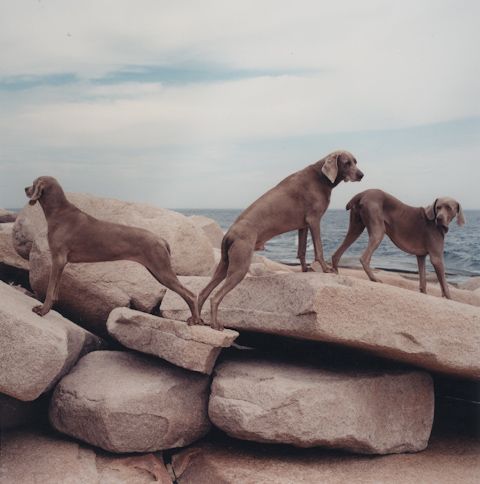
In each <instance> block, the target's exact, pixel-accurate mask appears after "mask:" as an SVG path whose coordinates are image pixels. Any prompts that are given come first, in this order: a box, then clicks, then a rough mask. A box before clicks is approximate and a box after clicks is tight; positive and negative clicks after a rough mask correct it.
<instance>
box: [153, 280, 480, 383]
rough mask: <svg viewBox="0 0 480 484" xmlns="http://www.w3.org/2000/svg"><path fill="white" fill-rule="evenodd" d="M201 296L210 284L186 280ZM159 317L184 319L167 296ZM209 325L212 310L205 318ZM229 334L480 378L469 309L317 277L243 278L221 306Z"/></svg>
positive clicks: (479, 332)
mask: <svg viewBox="0 0 480 484" xmlns="http://www.w3.org/2000/svg"><path fill="white" fill-rule="evenodd" d="M182 282H183V283H184V284H185V285H186V286H187V287H189V288H190V289H192V290H193V291H194V292H198V291H199V290H200V289H201V288H203V287H204V286H205V285H206V284H207V282H208V278H205V277H190V278H189V277H184V278H182ZM160 309H161V312H162V315H163V317H165V318H171V319H181V320H186V319H187V317H188V316H189V312H188V308H187V306H186V304H185V303H184V301H183V300H181V299H180V298H179V297H178V296H177V295H176V294H175V293H173V292H172V291H167V293H166V295H165V297H164V299H163V301H162V305H161V307H160ZM202 317H203V319H204V320H206V321H208V320H209V304H208V303H207V304H205V306H204V310H203V313H202ZM219 319H220V320H221V321H222V322H223V323H224V324H225V326H227V327H229V328H234V329H237V330H248V331H257V332H262V333H271V334H278V335H283V336H291V337H294V338H300V339H307V340H315V341H324V342H330V343H338V344H341V345H346V346H350V347H353V348H359V349H362V350H366V351H369V352H372V353H374V354H376V355H378V356H382V357H386V358H390V359H392V360H398V361H402V362H406V363H410V364H414V365H417V366H419V367H422V368H426V369H429V370H433V371H438V372H442V373H447V374H451V375H456V376H462V377H465V378H473V379H479V378H480V311H479V310H478V308H476V307H473V306H471V305H468V304H461V303H458V302H455V301H449V300H447V299H440V298H437V297H432V296H428V295H425V294H420V293H416V292H413V291H408V290H404V289H400V288H397V287H392V286H389V285H387V284H378V283H374V282H370V281H363V280H359V279H356V278H352V277H347V276H335V275H333V274H319V273H313V272H312V273H298V274H296V273H291V274H276V275H272V276H266V277H247V278H246V279H244V280H243V281H242V282H241V283H240V284H239V285H238V286H237V287H236V288H235V289H234V290H233V291H232V292H230V293H229V294H227V296H226V297H225V299H224V300H223V301H222V303H221V304H220V308H219Z"/></svg>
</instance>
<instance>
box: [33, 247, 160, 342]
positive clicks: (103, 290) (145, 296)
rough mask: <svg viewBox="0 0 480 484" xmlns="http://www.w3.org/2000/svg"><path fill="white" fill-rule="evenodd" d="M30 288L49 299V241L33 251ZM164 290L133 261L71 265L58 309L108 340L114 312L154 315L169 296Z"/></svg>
mask: <svg viewBox="0 0 480 484" xmlns="http://www.w3.org/2000/svg"><path fill="white" fill-rule="evenodd" d="M30 266H31V269H30V284H31V286H32V289H33V290H34V291H35V293H36V294H37V295H38V297H39V298H40V299H42V300H43V299H44V298H45V293H46V289H47V286H48V279H49V276H50V266H51V258H50V250H49V248H48V243H47V241H46V239H44V238H39V239H36V240H35V242H34V244H33V247H32V249H31V251H30ZM165 291H166V289H165V287H164V286H162V285H161V284H160V283H159V282H158V281H157V280H156V279H155V278H154V277H153V276H152V275H151V274H150V273H149V272H148V271H147V270H146V269H145V268H144V267H143V266H141V265H140V264H137V263H135V262H131V261H115V262H98V263H95V264H67V266H66V268H65V270H64V272H63V275H62V279H61V282H60V292H59V300H58V303H57V304H56V306H55V307H58V308H59V309H61V310H62V312H63V313H65V314H68V315H71V317H72V319H74V320H75V321H77V322H78V323H79V324H82V326H84V327H86V328H87V329H89V330H90V331H93V332H94V333H96V334H99V335H101V336H106V334H107V329H106V321H107V318H108V315H109V314H110V312H111V311H112V310H113V309H114V308H116V307H121V306H128V307H133V308H136V309H139V310H140V311H145V312H148V313H150V312H153V311H155V309H156V308H157V307H158V306H159V304H160V302H161V300H162V298H163V296H164V295H165Z"/></svg>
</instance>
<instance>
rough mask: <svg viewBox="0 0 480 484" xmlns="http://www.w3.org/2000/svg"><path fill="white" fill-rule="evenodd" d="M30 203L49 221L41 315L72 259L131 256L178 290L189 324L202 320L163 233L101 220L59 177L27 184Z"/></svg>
mask: <svg viewBox="0 0 480 484" xmlns="http://www.w3.org/2000/svg"><path fill="white" fill-rule="evenodd" d="M25 193H26V195H27V197H29V198H30V201H29V203H30V205H34V204H35V203H36V202H37V201H38V202H39V203H40V205H41V206H42V209H43V212H44V214H45V218H46V220H47V226H48V235H47V237H48V245H49V247H50V253H51V256H52V269H51V273H50V278H49V281H48V288H47V294H46V297H45V302H44V303H43V304H42V305H40V306H35V307H34V308H33V311H34V312H35V313H37V314H38V315H40V316H43V315H45V314H47V313H48V311H50V309H51V308H52V306H53V304H54V303H55V302H56V300H57V299H58V291H59V287H60V279H61V277H62V273H63V270H64V268H65V265H66V264H67V263H68V262H106V261H116V260H130V261H134V262H138V263H139V264H142V265H143V266H144V267H145V268H146V269H147V270H148V271H149V272H150V273H151V274H152V276H153V277H155V279H157V281H158V282H159V283H160V284H162V285H163V286H165V287H167V288H169V289H171V290H172V291H175V292H176V293H177V294H179V295H180V296H181V297H182V298H183V299H184V300H185V302H186V303H187V304H188V307H189V308H190V311H191V313H192V316H191V318H189V320H188V322H189V324H192V323H199V322H200V317H199V313H198V305H197V298H196V296H195V295H194V294H193V293H192V292H191V291H189V290H188V289H187V288H185V287H184V286H183V285H182V284H181V283H180V281H179V280H178V278H177V275H176V274H175V272H173V269H172V265H171V261H170V248H169V246H168V243H167V242H166V241H165V240H163V239H162V238H161V237H158V236H156V235H154V234H153V233H152V232H149V231H148V230H145V229H141V228H137V227H130V226H127V225H121V224H116V223H111V222H107V221H103V220H98V219H96V218H94V217H92V216H90V215H88V214H86V213H85V212H83V211H81V210H80V209H79V208H77V207H76V206H75V205H73V204H72V203H70V202H69V201H68V200H67V198H66V197H65V193H64V191H63V189H62V187H61V186H60V184H59V183H58V182H57V180H56V179H55V178H52V177H49V176H42V177H40V178H37V179H36V180H35V181H34V182H33V185H32V186H30V187H27V188H25Z"/></svg>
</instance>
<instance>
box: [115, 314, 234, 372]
mask: <svg viewBox="0 0 480 484" xmlns="http://www.w3.org/2000/svg"><path fill="white" fill-rule="evenodd" d="M107 328H108V331H109V333H110V334H111V335H112V336H113V337H114V338H115V339H117V340H118V341H119V342H120V343H122V344H123V345H124V346H126V347H127V348H131V349H133V350H137V351H141V352H142V353H148V354H151V355H155V356H159V357H160V358H163V359H165V360H167V361H169V362H170V363H173V364H174V365H177V366H181V367H182V368H186V369H188V370H193V371H199V372H201V373H206V374H210V373H211V372H212V370H213V366H214V365H215V361H216V359H217V357H218V355H219V354H220V351H221V350H222V348H228V347H229V346H231V344H232V343H233V341H234V340H235V338H236V337H237V336H238V333H237V332H236V331H232V330H231V329H227V330H225V331H222V332H220V331H215V330H214V329H211V328H210V327H208V326H199V325H195V326H188V325H187V324H186V323H184V322H182V321H174V320H172V319H164V318H159V317H157V316H152V315H151V314H146V313H142V312H139V311H134V310H132V309H128V308H117V309H114V310H113V311H112V312H111V313H110V316H109V318H108V322H107Z"/></svg>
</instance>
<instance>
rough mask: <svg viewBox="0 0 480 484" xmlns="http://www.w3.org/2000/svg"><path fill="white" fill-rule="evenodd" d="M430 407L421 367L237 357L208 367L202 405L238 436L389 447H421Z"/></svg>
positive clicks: (355, 448)
mask: <svg viewBox="0 0 480 484" xmlns="http://www.w3.org/2000/svg"><path fill="white" fill-rule="evenodd" d="M433 409H434V394H433V382H432V379H431V377H430V375H429V374H428V373H425V372H420V371H410V370H406V371H382V370H377V371H371V370H370V371H368V370H363V371H362V370H355V371H352V370H349V371H347V370H341V371H340V370H331V369H321V368H315V367H311V366H306V365H301V364H288V363H283V362H275V361H267V360H256V359H237V360H231V361H224V362H223V363H221V364H220V365H219V366H217V368H216V369H215V376H214V379H213V384H212V393H211V396H210V403H209V409H208V413H209V416H210V420H211V421H212V423H213V424H214V425H216V426H217V427H219V428H221V429H222V430H224V431H225V432H226V433H227V434H228V435H230V436H232V437H236V438H239V439H244V440H253V441H256V442H269V443H283V444H291V445H294V446H296V447H315V446H322V447H330V448H340V449H345V450H349V451H352V452H359V453H362V454H392V453H400V452H418V451H421V450H424V449H425V448H426V447H427V444H428V439H429V437H430V432H431V430H432V423H433Z"/></svg>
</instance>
